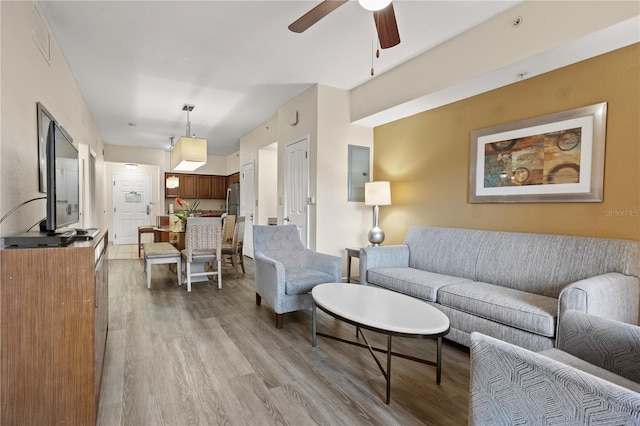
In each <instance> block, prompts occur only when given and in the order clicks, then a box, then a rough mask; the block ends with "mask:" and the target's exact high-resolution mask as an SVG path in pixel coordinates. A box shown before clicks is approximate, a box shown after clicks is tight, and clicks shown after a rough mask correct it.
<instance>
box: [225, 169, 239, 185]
mask: <svg viewBox="0 0 640 426" xmlns="http://www.w3.org/2000/svg"><path fill="white" fill-rule="evenodd" d="M232 183H240V172H238V173H234V174H232V175H229V176H227V186H229V185H231V184H232Z"/></svg>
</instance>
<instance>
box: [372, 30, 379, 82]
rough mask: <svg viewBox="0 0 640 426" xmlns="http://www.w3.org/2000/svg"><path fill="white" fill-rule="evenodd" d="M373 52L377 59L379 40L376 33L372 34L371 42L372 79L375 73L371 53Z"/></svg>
mask: <svg viewBox="0 0 640 426" xmlns="http://www.w3.org/2000/svg"><path fill="white" fill-rule="evenodd" d="M374 50H375V52H376V53H375V57H376V58H379V57H380V40H378V33H377V32H375V31H374V32H373V42H372V43H371V76H372V77H373V74H375V71H374V69H373V51H374Z"/></svg>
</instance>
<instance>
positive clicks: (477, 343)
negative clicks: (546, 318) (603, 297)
mask: <svg viewBox="0 0 640 426" xmlns="http://www.w3.org/2000/svg"><path fill="white" fill-rule="evenodd" d="M638 392H640V327H638V326H635V325H632V324H627V323H623V322H619V321H614V320H610V319H606V318H601V317H597V316H594V315H590V314H585V313H582V312H578V311H575V310H569V311H567V312H566V313H565V315H564V316H563V317H562V318H561V320H560V324H559V328H558V339H557V347H556V348H554V349H548V350H545V351H542V352H531V351H529V350H527V349H523V348H521V347H518V346H515V345H512V344H510V343H507V342H503V341H500V340H498V339H494V338H492V337H489V336H485V335H483V334H480V333H475V332H474V333H472V334H471V386H470V403H469V424H470V425H482V426H487V425H511V424H522V425H525V424H526V425H546V424H567V425H569V424H571V425H574V424H575V425H578V424H580V425H582V424H598V425H631V424H633V425H638V424H640V393H638Z"/></svg>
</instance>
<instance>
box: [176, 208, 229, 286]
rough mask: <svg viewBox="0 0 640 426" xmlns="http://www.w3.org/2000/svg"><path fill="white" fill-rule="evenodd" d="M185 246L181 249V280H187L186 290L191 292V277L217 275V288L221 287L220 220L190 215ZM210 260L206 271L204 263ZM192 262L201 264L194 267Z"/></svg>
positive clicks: (186, 228)
mask: <svg viewBox="0 0 640 426" xmlns="http://www.w3.org/2000/svg"><path fill="white" fill-rule="evenodd" d="M185 234H186V235H185V248H184V250H182V252H181V254H182V276H183V279H182V281H183V282H184V281H186V282H187V292H191V282H192V278H193V277H202V276H204V277H206V278H207V280H208V276H210V275H211V276H213V275H217V276H218V288H222V274H221V273H220V271H221V263H222V262H221V261H222V255H221V249H222V220H221V219H220V218H218V217H190V218H187V224H186V227H185ZM207 262H211V264H212V270H211V271H207V270H206V268H205V265H204V264H205V263H207ZM194 264H197V265H199V264H202V265H201V266H202V267H201V268H198V269H197V270H195V269H194Z"/></svg>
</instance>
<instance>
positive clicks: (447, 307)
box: [360, 226, 640, 351]
mask: <svg viewBox="0 0 640 426" xmlns="http://www.w3.org/2000/svg"><path fill="white" fill-rule="evenodd" d="M639 277H640V243H638V242H635V241H628V240H614V239H602V238H586V237H572V236H563V235H545V234H526V233H515V232H497V231H481V230H473V229H457V228H435V227H415V226H414V227H411V228H410V229H409V231H408V232H407V235H406V238H405V243H404V244H402V245H390V246H378V247H365V248H363V249H361V251H360V280H361V283H362V284H364V285H375V286H379V287H384V288H387V289H390V290H394V291H398V292H401V293H405V294H408V295H411V296H414V297H417V298H420V299H423V300H425V301H427V302H428V303H430V304H432V305H433V306H435V307H437V308H438V309H440V310H441V311H443V312H444V313H445V314H446V315H447V316H448V317H449V320H450V321H451V332H450V333H449V334H448V335H447V338H448V339H450V340H453V341H455V342H458V343H461V344H463V345H465V346H469V345H470V334H471V333H472V332H474V331H476V332H480V333H482V334H485V335H488V336H492V337H495V338H497V339H500V340H504V341H506V342H510V343H513V344H515V345H518V346H521V347H524V348H527V349H530V350H532V351H541V350H545V349H550V348H553V347H554V342H555V337H556V325H557V322H558V321H557V319H558V317H561V316H562V315H563V313H564V312H565V311H566V310H568V309H575V310H577V311H580V312H585V313H589V314H594V315H599V316H602V317H606V318H611V319H614V320H618V321H622V322H627V323H631V324H637V323H638V313H639V304H640V302H639V301H640V278H639Z"/></svg>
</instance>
